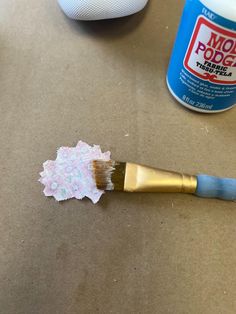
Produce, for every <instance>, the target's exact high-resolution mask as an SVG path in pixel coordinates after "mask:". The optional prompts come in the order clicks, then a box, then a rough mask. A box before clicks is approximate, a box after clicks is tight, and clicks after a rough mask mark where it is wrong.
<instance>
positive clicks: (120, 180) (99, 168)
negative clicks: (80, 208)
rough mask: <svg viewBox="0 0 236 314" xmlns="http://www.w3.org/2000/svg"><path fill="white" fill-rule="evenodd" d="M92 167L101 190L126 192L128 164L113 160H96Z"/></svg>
mask: <svg viewBox="0 0 236 314" xmlns="http://www.w3.org/2000/svg"><path fill="white" fill-rule="evenodd" d="M92 166H93V174H94V179H95V182H96V186H97V188H98V189H99V190H104V191H105V190H106V191H113V190H115V191H124V182H125V170H126V163H124V162H117V161H113V160H110V161H104V160H94V161H93V165H92Z"/></svg>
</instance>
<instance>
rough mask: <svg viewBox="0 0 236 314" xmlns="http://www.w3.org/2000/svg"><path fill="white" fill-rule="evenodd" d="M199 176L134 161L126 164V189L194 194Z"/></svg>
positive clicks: (130, 190) (129, 190)
mask: <svg viewBox="0 0 236 314" xmlns="http://www.w3.org/2000/svg"><path fill="white" fill-rule="evenodd" d="M196 189H197V178H196V176H191V175H187V174H181V173H177V172H172V171H166V170H161V169H155V168H151V167H147V166H142V165H137V164H133V163H127V164H126V173H125V184H124V191H126V192H164V193H165V192H167V193H189V194H194V193H195V192H196Z"/></svg>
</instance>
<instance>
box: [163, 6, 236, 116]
mask: <svg viewBox="0 0 236 314" xmlns="http://www.w3.org/2000/svg"><path fill="white" fill-rule="evenodd" d="M167 85H168V87H169V90H170V92H171V93H172V95H173V96H174V97H175V98H176V99H177V100H178V101H179V102H180V103H181V104H183V105H184V106H186V107H188V108H190V109H193V110H196V111H201V112H207V113H214V112H220V111H224V110H227V109H230V108H232V107H233V106H234V105H235V104H236V0H186V3H185V7H184V11H183V15H182V19H181V23H180V26H179V31H178V34H177V38H176V41H175V45H174V49H173V52H172V56H171V60H170V64H169V69H168V73H167Z"/></svg>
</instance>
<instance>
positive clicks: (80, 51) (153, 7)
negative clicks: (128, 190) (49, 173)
mask: <svg viewBox="0 0 236 314" xmlns="http://www.w3.org/2000/svg"><path fill="white" fill-rule="evenodd" d="M182 6H183V1H180V0H169V1H166V0H159V1H157V0H154V1H150V5H149V6H148V8H147V9H146V10H145V11H143V12H142V13H141V14H138V15H135V16H132V17H129V18H124V19H121V20H115V21H104V22H92V23H79V22H73V21H70V20H68V19H67V18H66V17H65V16H64V15H63V13H62V12H61V11H60V9H59V7H58V5H57V2H56V1H55V0H41V1H36V0H31V1H28V0H21V1H17V0H10V1H9V0H1V3H0V117H1V123H0V173H1V176H0V239H1V241H0V313H1V314H55V313H57V314H77V313H79V314H94V313H101V314H108V313H114V314H168V313H169V314H222V313H223V314H235V312H236V275H235V274H236V203H230V202H223V201H218V200H204V199H199V198H197V197H194V196H186V195H164V194H146V195H144V194H139V195H137V194H135V195H131V194H130V195H127V194H126V195H125V194H122V193H117V194H116V193H113V194H109V193H107V194H106V195H105V196H104V197H103V198H102V200H101V202H100V203H99V204H98V205H96V206H94V205H92V203H91V202H90V201H88V200H85V201H83V202H80V201H76V200H71V201H68V202H64V203H60V204H59V203H57V202H56V201H54V200H53V199H50V198H46V197H44V196H43V194H42V190H43V186H42V185H40V184H39V183H38V182H37V180H38V177H39V175H38V173H39V172H40V171H41V170H42V163H43V162H44V161H45V160H46V159H54V158H55V157H56V149H57V148H58V147H60V146H65V145H68V146H73V145H75V144H76V143H77V141H78V140H79V139H81V140H84V141H86V142H88V143H90V144H93V143H95V144H100V145H101V147H102V148H103V150H104V151H105V150H111V152H112V156H113V158H114V159H116V160H127V161H133V162H139V163H145V164H149V165H152V166H156V167H160V168H167V169H171V170H179V171H185V172H189V173H199V172H201V173H202V172H203V173H209V174H213V175H219V176H230V177H236V146H235V134H236V123H235V121H236V109H233V110H231V111H228V112H225V113H223V114H218V115H203V114H197V113H194V112H190V111H188V110H185V109H184V108H183V107H182V106H181V105H179V104H178V103H177V102H175V100H174V99H173V98H172V96H171V95H170V94H169V92H168V90H167V87H166V83H165V75H166V69H167V65H168V60H169V56H170V52H171V48H172V45H173V41H174V37H175V33H176V31H177V25H178V22H179V18H180V14H181V12H182Z"/></svg>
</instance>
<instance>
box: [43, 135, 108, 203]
mask: <svg viewBox="0 0 236 314" xmlns="http://www.w3.org/2000/svg"><path fill="white" fill-rule="evenodd" d="M110 155H111V153H110V152H106V153H102V151H101V148H100V146H98V145H94V146H90V145H88V144H86V143H84V142H82V141H79V142H78V144H77V146H76V147H61V148H59V150H58V151H57V158H56V160H54V161H53V160H48V161H46V162H45V163H44V164H43V168H44V170H43V172H41V173H40V176H41V178H40V179H39V181H40V182H41V183H42V184H44V185H45V188H44V191H43V192H44V194H45V195H46V196H53V197H54V198H55V199H56V200H57V201H64V200H68V199H70V198H76V199H79V200H81V199H82V198H84V197H88V198H90V199H91V200H92V202H93V203H94V204H95V203H97V202H98V201H99V199H100V197H101V196H102V194H103V193H104V191H101V190H98V189H97V187H96V184H95V182H94V178H93V173H92V167H91V161H92V160H96V159H101V160H105V161H108V160H110Z"/></svg>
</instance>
